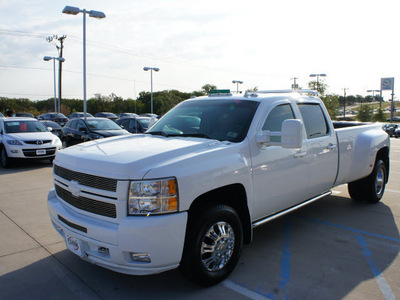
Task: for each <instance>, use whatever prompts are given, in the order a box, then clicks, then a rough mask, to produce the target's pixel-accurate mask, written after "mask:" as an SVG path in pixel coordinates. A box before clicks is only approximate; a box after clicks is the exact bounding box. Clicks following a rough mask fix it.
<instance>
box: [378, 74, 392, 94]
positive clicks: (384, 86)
mask: <svg viewBox="0 0 400 300" xmlns="http://www.w3.org/2000/svg"><path fill="white" fill-rule="evenodd" d="M393 89H394V78H393V77H389V78H381V90H383V91H385V90H393Z"/></svg>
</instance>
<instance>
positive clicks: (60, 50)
mask: <svg viewBox="0 0 400 300" xmlns="http://www.w3.org/2000/svg"><path fill="white" fill-rule="evenodd" d="M66 38H67V36H66V35H62V36H60V37H59V38H58V41H59V42H60V47H58V46H57V49H58V52H59V57H60V58H62V57H63V48H64V46H63V42H64V40H65V39H66ZM61 74H62V60H61V59H59V60H58V95H59V99H58V101H60V102H59V103H58V108H59V112H60V113H61V97H62V95H61Z"/></svg>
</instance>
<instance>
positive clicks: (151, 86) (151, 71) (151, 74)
mask: <svg viewBox="0 0 400 300" xmlns="http://www.w3.org/2000/svg"><path fill="white" fill-rule="evenodd" d="M143 70H144V71H149V70H150V88H151V93H150V97H151V113H153V71H155V72H158V71H160V69H159V68H154V67H152V68H150V67H144V68H143Z"/></svg>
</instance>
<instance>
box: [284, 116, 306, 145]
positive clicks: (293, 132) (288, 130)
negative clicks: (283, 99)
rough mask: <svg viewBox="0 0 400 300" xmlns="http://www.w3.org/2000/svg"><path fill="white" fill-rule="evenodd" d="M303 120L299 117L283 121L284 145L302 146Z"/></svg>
mask: <svg viewBox="0 0 400 300" xmlns="http://www.w3.org/2000/svg"><path fill="white" fill-rule="evenodd" d="M302 132H303V122H302V121H301V120H298V119H289V120H285V121H283V123H282V140H281V141H282V147H283V148H289V149H296V148H301V145H302V142H303V138H302Z"/></svg>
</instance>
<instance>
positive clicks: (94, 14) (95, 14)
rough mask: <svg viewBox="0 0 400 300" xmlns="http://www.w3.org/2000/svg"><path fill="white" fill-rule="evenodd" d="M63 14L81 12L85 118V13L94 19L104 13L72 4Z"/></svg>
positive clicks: (101, 17)
mask: <svg viewBox="0 0 400 300" xmlns="http://www.w3.org/2000/svg"><path fill="white" fill-rule="evenodd" d="M62 12H63V14H67V15H77V14H79V13H83V111H84V117H85V119H86V111H87V105H86V14H89V17H92V18H96V19H103V18H105V17H106V15H105V14H104V13H103V12H101V11H97V10H89V11H87V10H86V9H79V8H78V7H74V6H66V7H64V9H63V11H62Z"/></svg>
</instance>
